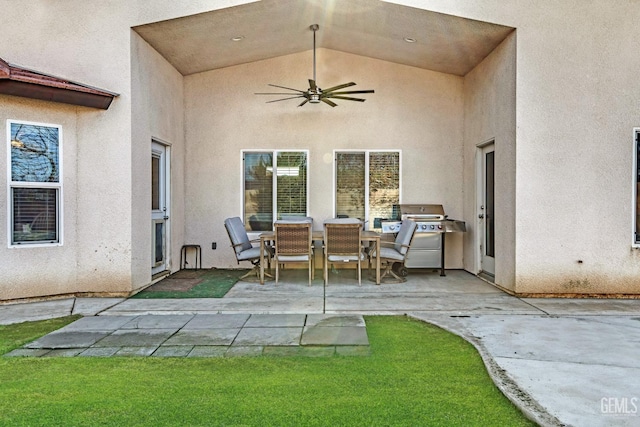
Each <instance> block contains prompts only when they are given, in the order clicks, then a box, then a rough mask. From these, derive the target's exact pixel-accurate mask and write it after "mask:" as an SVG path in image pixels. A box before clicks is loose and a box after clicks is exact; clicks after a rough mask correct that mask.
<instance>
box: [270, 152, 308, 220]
mask: <svg viewBox="0 0 640 427" xmlns="http://www.w3.org/2000/svg"><path fill="white" fill-rule="evenodd" d="M276 160H277V163H276V181H277V183H276V188H277V195H276V199H277V204H276V206H277V209H278V218H281V217H282V215H289V216H291V215H293V216H295V215H299V216H306V215H307V154H306V153H301V152H281V153H278V157H277V159H276Z"/></svg>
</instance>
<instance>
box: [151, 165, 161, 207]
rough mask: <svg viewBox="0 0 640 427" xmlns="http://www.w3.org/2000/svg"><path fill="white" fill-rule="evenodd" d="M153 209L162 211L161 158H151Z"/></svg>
mask: <svg viewBox="0 0 640 427" xmlns="http://www.w3.org/2000/svg"><path fill="white" fill-rule="evenodd" d="M151 209H152V210H160V158H159V157H156V156H151Z"/></svg>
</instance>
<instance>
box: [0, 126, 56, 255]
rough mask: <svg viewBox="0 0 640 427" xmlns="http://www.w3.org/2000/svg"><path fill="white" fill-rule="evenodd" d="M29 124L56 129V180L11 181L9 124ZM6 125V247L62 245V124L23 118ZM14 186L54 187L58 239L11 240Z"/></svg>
mask: <svg viewBox="0 0 640 427" xmlns="http://www.w3.org/2000/svg"><path fill="white" fill-rule="evenodd" d="M12 124H19V125H30V126H45V127H51V128H56V129H58V182H28V181H12V174H11V125H12ZM6 127H7V247H9V248H38V247H52V246H62V245H63V236H64V233H63V224H64V218H63V212H64V209H63V207H62V204H63V200H64V197H63V176H64V170H63V161H62V159H63V134H62V125H57V124H52V123H39V122H30V121H23V120H13V119H8V120H7V122H6ZM14 188H41V189H55V190H56V228H57V235H58V241H57V242H48V241H33V242H15V243H14V242H13V229H14V227H13V189H14Z"/></svg>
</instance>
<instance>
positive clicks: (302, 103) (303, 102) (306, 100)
mask: <svg viewBox="0 0 640 427" xmlns="http://www.w3.org/2000/svg"><path fill="white" fill-rule="evenodd" d="M307 102H309V100H308V99H305V100H304V101H302V102H301V103H300V105H298V107H302V106H303V105H304V104H306V103H307Z"/></svg>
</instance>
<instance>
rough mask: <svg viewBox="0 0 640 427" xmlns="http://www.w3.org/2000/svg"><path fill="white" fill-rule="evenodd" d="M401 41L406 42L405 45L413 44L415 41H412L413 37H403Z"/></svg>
mask: <svg viewBox="0 0 640 427" xmlns="http://www.w3.org/2000/svg"><path fill="white" fill-rule="evenodd" d="M403 40H404V41H406V42H407V43H415V42H416V39H414V38H413V37H405V38H404V39H403Z"/></svg>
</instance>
